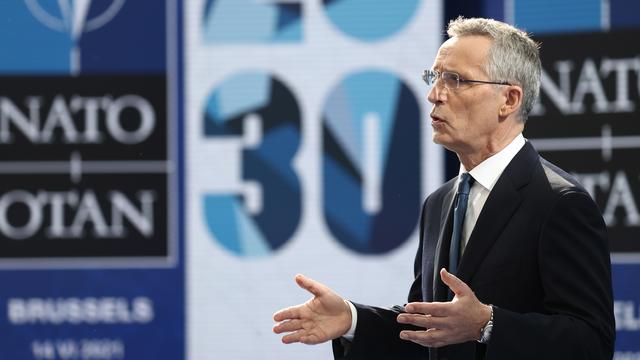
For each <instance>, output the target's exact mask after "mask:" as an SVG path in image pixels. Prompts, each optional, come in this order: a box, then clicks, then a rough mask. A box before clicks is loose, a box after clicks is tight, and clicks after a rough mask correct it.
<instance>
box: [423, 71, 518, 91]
mask: <svg viewBox="0 0 640 360" xmlns="http://www.w3.org/2000/svg"><path fill="white" fill-rule="evenodd" d="M438 79H442V82H443V83H444V87H446V88H447V89H449V90H455V89H457V88H458V87H459V86H460V83H463V84H466V83H480V84H495V85H511V84H510V83H508V82H506V81H499V82H496V81H483V80H467V79H462V78H460V75H459V74H458V73H454V72H449V71H443V72H440V71H437V70H425V71H423V72H422V80H424V82H425V83H427V85H429V86H431V85H433V84H435V83H436V81H438Z"/></svg>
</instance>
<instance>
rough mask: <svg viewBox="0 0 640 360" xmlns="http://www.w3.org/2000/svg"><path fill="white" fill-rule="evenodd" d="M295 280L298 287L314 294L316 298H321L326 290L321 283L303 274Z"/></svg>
mask: <svg viewBox="0 0 640 360" xmlns="http://www.w3.org/2000/svg"><path fill="white" fill-rule="evenodd" d="M295 279H296V283H297V284H298V286H300V287H301V288H303V289H305V290H307V291H308V292H310V293H312V294H313V295H314V296H320V295H321V294H322V293H323V292H324V291H325V289H326V287H325V286H324V285H322V284H321V283H319V282H317V281H315V280H313V279H311V278H308V277H306V276H304V275H302V274H298V275H296V278H295Z"/></svg>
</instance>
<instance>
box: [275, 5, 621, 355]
mask: <svg viewBox="0 0 640 360" xmlns="http://www.w3.org/2000/svg"><path fill="white" fill-rule="evenodd" d="M448 34H449V37H450V38H449V39H448V40H447V41H446V42H445V43H444V44H443V45H442V46H441V47H440V49H439V51H438V54H437V57H436V59H435V62H434V64H433V66H432V67H431V69H430V70H425V72H424V74H423V78H424V80H425V81H426V82H427V84H428V85H431V86H432V87H431V90H430V91H429V95H428V100H429V102H431V103H432V104H433V108H432V111H431V120H432V121H431V126H432V128H433V140H434V141H435V142H436V143H438V144H442V145H443V146H445V147H446V148H447V149H449V150H451V151H454V152H455V153H456V154H457V155H458V158H459V159H460V163H461V167H460V175H459V176H458V177H457V178H455V179H452V180H450V181H449V182H447V183H446V184H444V185H443V186H442V187H440V188H439V189H438V190H436V191H435V192H433V193H432V194H431V195H430V196H429V197H428V198H427V200H426V201H425V203H424V206H423V210H422V218H421V225H420V229H421V233H420V235H421V236H420V246H419V249H418V253H417V256H416V259H415V280H414V282H413V285H412V286H411V289H410V292H409V303H408V304H406V305H405V306H396V307H394V308H391V309H383V308H376V307H371V306H366V305H360V304H354V303H351V302H348V301H345V300H343V299H342V298H341V297H340V296H339V295H338V294H336V293H335V292H334V291H332V290H331V289H329V288H328V287H326V286H324V285H323V284H320V283H318V282H316V281H314V280H312V279H309V278H306V277H304V276H302V275H298V276H297V277H296V282H297V283H298V284H299V285H300V286H301V287H302V288H304V289H306V290H308V291H310V292H311V293H312V294H313V295H314V297H313V298H312V299H311V300H309V301H308V302H306V303H304V304H301V305H297V306H293V307H290V308H287V309H283V310H281V311H279V312H278V313H276V314H275V315H274V320H275V321H277V322H279V323H278V324H276V325H275V326H274V331H275V332H276V333H288V334H287V335H285V336H284V337H283V342H285V343H292V342H302V343H307V344H315V343H321V342H325V341H328V340H333V348H334V355H335V357H336V358H337V359H431V360H435V359H440V360H447V359H448V360H454V359H487V360H494V359H519V360H520V359H545V360H548V359H563V360H567V359H576V360H577V359H580V360H584V359H594V360H602V359H610V358H611V357H612V354H613V344H614V337H615V326H614V317H613V304H612V303H613V300H612V290H611V274H610V267H611V264H610V260H609V250H608V244H607V238H606V228H605V224H604V222H603V220H602V216H601V215H600V212H599V210H598V208H597V206H596V204H595V203H594V202H593V200H592V199H591V198H590V197H589V195H588V194H587V192H586V191H585V190H584V189H583V188H582V187H581V186H580V185H579V184H578V183H577V182H576V180H575V179H573V178H572V177H571V176H570V175H569V174H567V173H566V172H564V171H562V170H561V169H559V168H557V167H556V166H554V165H552V164H550V163H548V162H547V161H545V160H544V159H542V158H540V156H539V155H538V154H537V152H536V151H535V149H534V148H533V146H532V145H531V144H530V143H528V142H527V141H526V140H525V139H524V137H523V136H522V131H523V129H524V125H525V122H526V119H527V114H528V113H529V111H530V110H531V109H532V107H533V104H534V102H535V100H536V98H537V96H538V92H539V85H540V73H541V65H540V59H539V55H538V45H537V44H536V43H535V42H533V41H532V40H531V39H530V38H529V37H528V36H527V34H526V33H524V32H522V31H520V30H518V29H516V28H514V27H512V26H509V25H507V24H504V23H501V22H498V21H494V20H488V19H463V18H459V19H457V20H455V21H453V22H451V23H450V24H449V27H448ZM447 269H448V270H447Z"/></svg>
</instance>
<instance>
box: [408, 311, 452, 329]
mask: <svg viewBox="0 0 640 360" xmlns="http://www.w3.org/2000/svg"><path fill="white" fill-rule="evenodd" d="M397 320H398V322H399V323H401V324H409V325H415V326H419V327H422V328H425V329H446V328H448V327H449V326H450V323H449V322H448V321H447V319H446V318H444V317H438V316H431V315H423V314H400V315H398V318H397Z"/></svg>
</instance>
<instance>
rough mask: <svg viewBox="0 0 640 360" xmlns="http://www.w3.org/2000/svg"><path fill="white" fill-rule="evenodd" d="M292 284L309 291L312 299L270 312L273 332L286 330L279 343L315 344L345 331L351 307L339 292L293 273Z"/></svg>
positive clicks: (278, 332) (348, 323)
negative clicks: (273, 323) (294, 278)
mask: <svg viewBox="0 0 640 360" xmlns="http://www.w3.org/2000/svg"><path fill="white" fill-rule="evenodd" d="M296 283H298V286H300V287H301V288H303V289H305V290H307V291H308V292H310V293H311V294H313V298H311V299H309V300H308V301H307V302H305V303H304V304H300V305H296V306H292V307H288V308H286V309H282V310H280V311H278V312H277V313H275V314H274V315H273V320H275V321H277V322H278V323H277V324H276V325H275V326H274V327H273V332H275V333H276V334H282V333H289V334H287V335H285V336H283V337H282V342H283V343H285V344H291V343H295V342H300V343H303V344H319V343H323V342H325V341H329V340H333V339H336V338H339V337H340V336H342V335H344V334H346V333H347V331H349V328H351V309H350V308H349V304H347V302H346V301H345V300H344V299H343V298H342V297H340V295H338V294H337V293H336V292H334V291H333V290H331V289H330V288H328V287H326V286H325V285H323V284H321V283H319V282H317V281H315V280H312V279H310V278H308V277H306V276H304V275H296Z"/></svg>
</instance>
